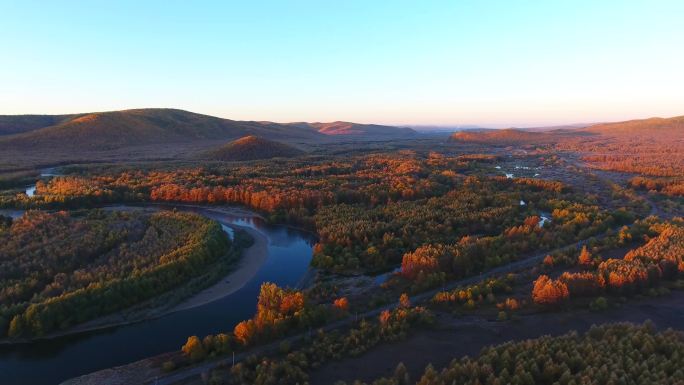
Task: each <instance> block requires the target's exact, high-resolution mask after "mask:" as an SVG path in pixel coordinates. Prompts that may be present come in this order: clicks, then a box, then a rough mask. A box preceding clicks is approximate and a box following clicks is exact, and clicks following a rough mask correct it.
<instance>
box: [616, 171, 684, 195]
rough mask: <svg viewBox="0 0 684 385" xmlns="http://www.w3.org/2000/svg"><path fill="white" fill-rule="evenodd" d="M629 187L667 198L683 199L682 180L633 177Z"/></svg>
mask: <svg viewBox="0 0 684 385" xmlns="http://www.w3.org/2000/svg"><path fill="white" fill-rule="evenodd" d="M629 185H630V186H631V187H633V188H635V189H639V190H646V191H653V192H657V193H661V194H665V195H669V196H678V197H684V180H683V179H672V178H645V177H640V176H637V177H634V178H632V179H630V180H629Z"/></svg>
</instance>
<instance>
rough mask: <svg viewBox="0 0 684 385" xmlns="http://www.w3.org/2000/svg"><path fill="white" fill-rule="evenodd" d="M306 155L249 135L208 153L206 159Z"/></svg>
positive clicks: (278, 143) (250, 158)
mask: <svg viewBox="0 0 684 385" xmlns="http://www.w3.org/2000/svg"><path fill="white" fill-rule="evenodd" d="M302 154H304V151H302V150H300V149H298V148H295V147H293V146H290V145H288V144H285V143H280V142H276V141H273V140H268V139H264V138H260V137H258V136H254V135H249V136H245V137H242V138H240V139H237V140H234V141H232V142H230V143H227V144H225V145H223V146H221V147H219V148H217V149H215V150H212V151H208V152H207V153H206V158H208V159H212V160H224V161H229V160H255V159H269V158H289V157H294V156H298V155H302Z"/></svg>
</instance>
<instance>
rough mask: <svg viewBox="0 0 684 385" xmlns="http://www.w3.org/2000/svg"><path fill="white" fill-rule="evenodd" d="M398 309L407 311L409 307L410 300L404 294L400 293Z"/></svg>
mask: <svg viewBox="0 0 684 385" xmlns="http://www.w3.org/2000/svg"><path fill="white" fill-rule="evenodd" d="M399 307H402V308H404V309H408V308H410V307H411V299H410V298H409V296H408V295H407V294H406V293H402V294H401V296H400V297H399Z"/></svg>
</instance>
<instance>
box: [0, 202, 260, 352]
mask: <svg viewBox="0 0 684 385" xmlns="http://www.w3.org/2000/svg"><path fill="white" fill-rule="evenodd" d="M117 209H118V208H117ZM238 210H239V209H238ZM238 210H236V211H230V210H226V212H225V213H230V214H235V213H236V212H237V211H238ZM240 214H244V212H242V211H240ZM225 225H226V226H229V227H231V228H233V229H234V230H243V231H245V232H246V233H247V234H249V235H250V236H251V237H252V239H253V240H254V242H253V244H252V245H251V246H250V247H248V248H246V249H244V250H242V252H241V255H240V256H239V257H238V260H237V261H236V262H234V265H235V268H234V269H231V271H230V273H229V274H228V275H226V276H225V277H223V278H222V279H221V280H220V281H219V282H218V283H216V284H214V285H212V286H210V287H208V288H206V289H203V290H201V291H200V292H199V293H196V294H192V295H191V296H189V297H185V296H184V295H183V291H184V290H188V288H187V287H186V286H184V287H181V288H179V289H177V290H173V291H171V292H168V293H165V294H162V295H161V296H159V297H157V298H154V299H151V300H149V301H146V302H144V303H141V304H138V305H135V306H134V307H132V308H129V309H126V310H122V311H119V312H116V313H113V314H110V315H106V316H102V317H99V318H96V319H94V320H90V321H88V322H85V323H82V324H80V325H76V326H74V327H71V328H69V329H67V330H61V331H58V332H54V333H50V334H47V335H45V336H41V337H39V338H22V339H18V340H9V339H2V340H0V344H3V345H8V344H17V343H31V342H34V341H36V340H45V339H54V338H58V337H64V336H68V335H73V334H79V333H85V332H90V331H96V330H102V329H108V328H113V327H117V326H124V325H130V324H133V323H137V322H143V321H148V320H152V319H155V318H159V317H163V316H166V315H168V314H171V313H175V312H178V311H183V310H188V309H192V308H195V307H198V306H202V305H205V304H208V303H210V302H213V301H216V300H219V299H221V298H223V297H226V296H228V295H230V294H232V293H234V292H235V291H237V290H239V289H240V288H242V287H243V286H244V285H245V284H246V283H247V282H249V280H250V279H251V278H252V277H254V275H255V274H256V273H257V271H258V270H259V268H261V266H262V265H263V264H264V262H265V261H266V259H267V256H268V239H267V238H266V236H265V235H263V234H261V233H260V232H259V231H257V230H255V229H253V228H250V227H247V226H240V225H235V224H225ZM200 278H201V277H200ZM179 301H180V302H179Z"/></svg>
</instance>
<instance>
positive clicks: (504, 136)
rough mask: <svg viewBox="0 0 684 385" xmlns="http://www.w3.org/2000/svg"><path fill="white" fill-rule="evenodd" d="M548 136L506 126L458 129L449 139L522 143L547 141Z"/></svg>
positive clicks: (493, 142)
mask: <svg viewBox="0 0 684 385" xmlns="http://www.w3.org/2000/svg"><path fill="white" fill-rule="evenodd" d="M550 138H551V137H550V135H548V134H545V133H539V132H529V131H522V130H517V129H513V128H508V129H505V130H477V131H474V130H472V131H460V132H456V133H454V134H453V135H451V137H450V138H449V139H450V140H451V141H453V142H470V143H487V144H499V143H500V144H522V143H538V142H540V141H548V140H549V139H550Z"/></svg>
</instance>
